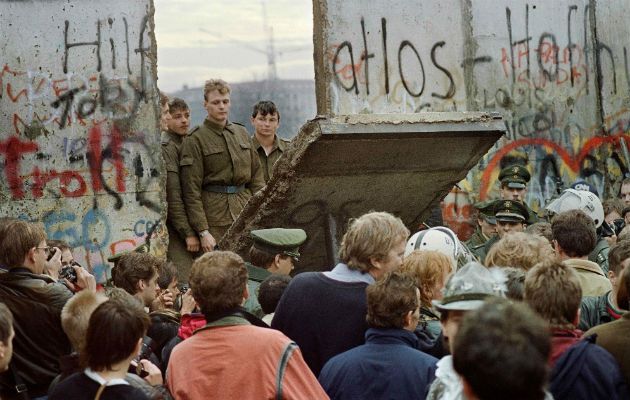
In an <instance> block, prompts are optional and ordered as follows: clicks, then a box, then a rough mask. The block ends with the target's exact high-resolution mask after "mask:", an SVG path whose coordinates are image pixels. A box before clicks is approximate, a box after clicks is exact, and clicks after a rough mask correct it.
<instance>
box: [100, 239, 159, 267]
mask: <svg viewBox="0 0 630 400" xmlns="http://www.w3.org/2000/svg"><path fill="white" fill-rule="evenodd" d="M149 250H151V248H150V247H149V245H148V244H146V243H142V244H141V245H139V246H138V247H136V248H135V249H133V250H130V251H121V252H120V253H116V254H113V255H111V256H109V257H107V261H108V262H113V263H115V262H116V261H118V260H120V258H121V257H122V256H124V255H127V254H131V253H148V252H149Z"/></svg>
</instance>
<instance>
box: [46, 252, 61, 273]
mask: <svg viewBox="0 0 630 400" xmlns="http://www.w3.org/2000/svg"><path fill="white" fill-rule="evenodd" d="M50 251H51V252H52V253H53V256H52V258H51V259H50V260H47V261H46V262H45V263H44V272H43V273H44V274H45V275H48V276H50V277H51V278H53V279H55V280H57V279H59V270H60V269H61V250H59V248H57V247H53V248H52V249H50Z"/></svg>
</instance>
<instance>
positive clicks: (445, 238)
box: [405, 226, 460, 267]
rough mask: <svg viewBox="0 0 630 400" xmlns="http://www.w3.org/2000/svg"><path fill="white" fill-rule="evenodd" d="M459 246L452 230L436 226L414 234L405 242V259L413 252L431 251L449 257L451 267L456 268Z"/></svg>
mask: <svg viewBox="0 0 630 400" xmlns="http://www.w3.org/2000/svg"><path fill="white" fill-rule="evenodd" d="M459 245H460V243H459V240H458V239H457V235H455V233H454V232H453V231H452V230H450V229H448V228H446V227H444V226H436V227H434V228H429V229H425V230H422V231H420V232H416V233H414V234H413V235H412V236H411V237H410V238H409V240H408V241H407V246H406V247H405V257H407V256H408V255H409V254H411V252H412V251H414V250H433V251H437V252H440V253H442V254H445V255H447V256H448V257H450V258H451V259H452V260H453V265H454V266H455V267H457V258H458V255H459V252H460V249H459Z"/></svg>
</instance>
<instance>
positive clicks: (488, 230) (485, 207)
mask: <svg viewBox="0 0 630 400" xmlns="http://www.w3.org/2000/svg"><path fill="white" fill-rule="evenodd" d="M494 202H495V201H494V200H486V201H480V202H479V203H475V205H474V207H475V208H476V209H477V211H478V214H477V229H475V233H473V235H472V236H471V237H470V239H468V241H467V242H465V243H464V244H465V245H466V246H468V248H469V249H471V250H474V249H476V248H477V247H480V246H483V245H484V244H485V243H486V242H487V241H488V240H490V239H491V238H493V237H494V236H496V235H497V220H496V219H494V209H493V208H494Z"/></svg>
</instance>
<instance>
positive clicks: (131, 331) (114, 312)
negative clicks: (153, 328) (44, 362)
mask: <svg viewBox="0 0 630 400" xmlns="http://www.w3.org/2000/svg"><path fill="white" fill-rule="evenodd" d="M149 323H150V320H149V316H148V315H147V313H145V312H144V309H143V308H142V305H141V304H140V303H139V302H138V301H136V300H135V299H133V298H129V297H126V298H125V297H118V298H115V299H110V300H107V301H106V302H105V303H103V304H101V305H100V306H98V307H97V308H96V310H94V312H93V313H92V315H91V316H90V323H89V325H88V330H87V335H86V338H85V348H84V349H82V351H81V352H80V353H81V360H82V363H83V365H84V366H86V367H90V368H91V369H92V370H94V371H102V370H111V368H112V366H113V365H114V364H116V363H118V362H120V361H123V360H125V359H126V358H128V357H129V356H131V355H132V353H133V352H134V350H135V349H136V345H137V344H138V340H140V339H142V338H143V337H144V335H145V334H146V332H147V328H148V327H149Z"/></svg>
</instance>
